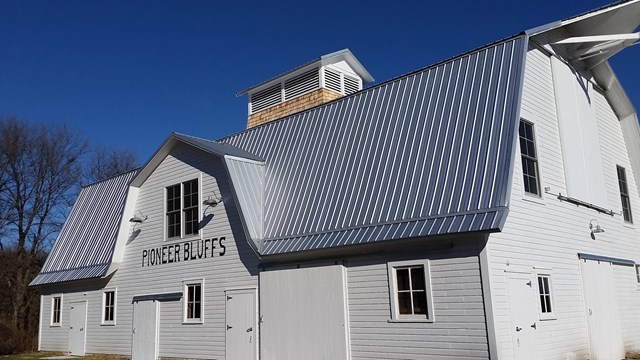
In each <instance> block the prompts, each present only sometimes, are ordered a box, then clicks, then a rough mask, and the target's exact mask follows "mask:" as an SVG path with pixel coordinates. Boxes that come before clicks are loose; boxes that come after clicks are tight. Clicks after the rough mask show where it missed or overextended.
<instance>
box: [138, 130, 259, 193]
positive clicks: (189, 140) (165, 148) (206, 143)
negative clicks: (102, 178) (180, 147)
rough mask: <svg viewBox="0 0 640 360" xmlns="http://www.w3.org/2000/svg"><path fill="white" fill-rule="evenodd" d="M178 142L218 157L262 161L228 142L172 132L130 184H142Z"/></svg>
mask: <svg viewBox="0 0 640 360" xmlns="http://www.w3.org/2000/svg"><path fill="white" fill-rule="evenodd" d="M178 143H184V144H187V145H190V146H193V147H195V148H197V149H200V150H202V151H204V152H207V153H209V154H212V155H215V156H219V157H220V158H223V157H225V156H233V157H237V158H243V159H247V160H252V161H258V162H260V161H263V159H262V158H261V157H259V156H256V155H255V154H252V153H249V152H247V151H245V150H243V149H240V148H237V147H234V146H232V145H229V144H225V143H221V142H217V141H211V140H207V139H202V138H199V137H195V136H190V135H184V134H179V133H175V132H174V133H172V134H171V135H169V137H168V138H167V139H166V140H165V141H164V142H163V143H162V145H161V146H160V148H159V149H158V150H156V152H155V153H154V154H153V155H152V156H151V158H150V159H149V160H148V161H147V163H146V164H144V166H142V168H141V169H140V171H139V172H138V175H137V176H136V177H135V178H134V179H133V181H132V182H131V185H132V186H135V187H140V185H142V183H143V182H144V181H145V180H146V179H147V178H148V177H149V175H151V173H152V172H153V171H154V170H155V169H156V167H157V166H158V165H160V163H161V162H162V160H164V158H165V157H166V156H167V155H168V154H169V152H170V151H171V150H172V149H173V147H174V146H175V145H176V144H178Z"/></svg>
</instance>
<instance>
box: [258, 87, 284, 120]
mask: <svg viewBox="0 0 640 360" xmlns="http://www.w3.org/2000/svg"><path fill="white" fill-rule="evenodd" d="M280 85H281V84H276V85H274V86H272V87H270V88H267V89H264V90H262V91H259V92H257V93H255V94H251V113H252V114H253V113H256V112H258V111H260V110H264V109H266V108H268V107H270V106H273V105H276V104H279V103H281V102H282V92H281V91H280Z"/></svg>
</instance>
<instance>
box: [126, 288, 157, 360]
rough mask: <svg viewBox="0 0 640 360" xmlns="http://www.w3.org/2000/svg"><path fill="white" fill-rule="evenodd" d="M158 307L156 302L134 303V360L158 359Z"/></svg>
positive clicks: (132, 353)
mask: <svg viewBox="0 0 640 360" xmlns="http://www.w3.org/2000/svg"><path fill="white" fill-rule="evenodd" d="M158 307H159V303H158V302H157V301H156V300H147V301H136V302H134V303H133V341H132V349H131V359H132V360H156V358H157V357H158Z"/></svg>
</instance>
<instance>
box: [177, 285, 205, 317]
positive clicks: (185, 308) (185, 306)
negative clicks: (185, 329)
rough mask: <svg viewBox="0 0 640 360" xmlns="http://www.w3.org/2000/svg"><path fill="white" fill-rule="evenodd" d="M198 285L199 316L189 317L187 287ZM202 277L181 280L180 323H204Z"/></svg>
mask: <svg viewBox="0 0 640 360" xmlns="http://www.w3.org/2000/svg"><path fill="white" fill-rule="evenodd" d="M195 285H198V286H200V317H199V318H189V317H188V315H189V313H188V306H189V287H190V286H195ZM204 299H205V296H204V279H191V280H184V281H182V324H183V325H187V324H204Z"/></svg>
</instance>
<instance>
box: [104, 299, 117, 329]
mask: <svg viewBox="0 0 640 360" xmlns="http://www.w3.org/2000/svg"><path fill="white" fill-rule="evenodd" d="M115 322H116V292H115V290H105V291H104V292H103V293H102V324H104V325H114V324H115Z"/></svg>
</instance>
